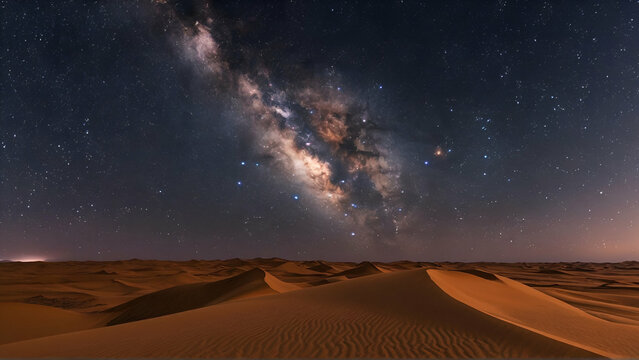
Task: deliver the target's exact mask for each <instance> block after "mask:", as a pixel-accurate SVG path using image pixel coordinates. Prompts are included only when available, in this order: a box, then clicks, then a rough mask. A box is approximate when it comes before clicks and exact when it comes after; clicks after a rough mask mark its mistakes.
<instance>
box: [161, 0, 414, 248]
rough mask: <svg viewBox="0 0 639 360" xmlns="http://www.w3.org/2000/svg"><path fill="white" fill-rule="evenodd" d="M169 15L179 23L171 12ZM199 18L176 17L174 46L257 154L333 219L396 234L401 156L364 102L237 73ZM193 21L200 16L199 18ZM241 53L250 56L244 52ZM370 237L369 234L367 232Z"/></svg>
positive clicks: (209, 20) (212, 27)
mask: <svg viewBox="0 0 639 360" xmlns="http://www.w3.org/2000/svg"><path fill="white" fill-rule="evenodd" d="M159 6H162V7H163V8H162V9H161V10H160V11H168V12H169V18H179V17H178V16H177V15H176V14H175V12H171V9H170V7H167V8H164V7H165V4H159ZM199 9H200V10H201V11H200V15H199V16H194V17H189V18H186V19H185V18H182V19H179V20H178V24H179V25H178V28H177V29H174V30H175V31H176V34H175V35H174V36H175V38H176V41H175V43H176V44H177V51H178V52H179V53H181V54H182V55H183V56H184V57H185V58H186V59H187V60H188V61H190V62H191V63H192V64H193V66H195V67H197V68H199V69H202V70H204V76H209V77H210V81H211V82H212V83H213V85H214V86H215V87H216V88H217V89H218V90H222V94H223V95H222V96H225V97H226V98H228V99H233V103H234V105H235V107H237V108H238V109H239V115H238V116H237V118H236V119H235V121H236V122H237V123H238V126H241V127H243V128H245V129H248V130H249V131H250V132H251V133H252V137H253V139H254V142H253V143H252V144H250V145H248V144H247V146H251V147H252V148H253V149H254V150H255V151H257V152H258V153H260V154H261V155H263V156H266V157H267V158H268V159H269V160H270V163H271V164H272V165H273V166H274V167H275V168H276V169H278V170H279V171H281V172H282V173H284V174H285V175H286V176H288V177H289V179H290V181H292V182H294V183H296V184H299V185H302V186H303V188H304V193H305V195H307V196H310V197H311V198H312V199H313V200H314V202H315V203H316V206H319V207H320V208H323V209H325V210H326V213H327V214H328V215H331V216H340V215H342V216H344V217H345V218H346V221H348V222H352V223H353V224H354V225H357V226H358V232H359V231H365V232H367V233H372V234H375V235H377V236H380V233H383V234H384V235H385V239H386V241H391V239H392V238H389V236H391V235H393V234H398V233H399V232H400V229H401V224H402V222H403V221H404V220H405V219H406V215H407V213H408V212H407V211H406V209H405V205H404V204H403V199H402V198H403V197H404V196H405V191H404V190H402V187H401V184H400V175H401V168H400V162H399V159H398V158H394V157H393V154H392V152H391V151H390V142H391V141H392V140H391V139H390V138H389V134H388V132H387V131H385V130H384V129H381V128H379V127H378V126H377V125H376V123H375V121H374V115H373V114H370V113H369V112H368V109H367V107H366V105H365V104H363V103H362V101H360V100H358V99H357V98H356V97H355V96H353V95H351V94H349V93H348V92H347V91H344V90H343V89H342V88H341V87H340V86H339V85H336V84H331V82H330V81H329V80H328V79H307V80H306V79H298V82H299V83H296V84H287V85H286V86H278V81H277V79H273V78H272V77H271V76H270V74H269V69H268V68H265V67H263V66H258V67H257V68H255V69H250V70H247V69H236V68H234V67H233V66H232V65H231V64H229V61H228V60H227V59H226V58H225V55H224V54H225V49H224V46H226V47H233V46H234V44H233V43H229V42H228V41H225V42H223V43H224V46H222V45H221V42H220V41H219V40H218V33H223V32H225V31H223V30H220V29H219V26H218V27H217V30H216V24H217V21H216V19H215V17H214V15H213V14H212V12H211V11H208V6H205V5H204V4H202V5H201V6H200V7H199ZM197 19H203V20H201V22H200V20H197ZM243 50H244V51H243V53H244V54H246V55H245V56H247V57H248V56H253V55H254V54H252V52H251V51H250V50H248V49H243ZM369 235H370V234H369Z"/></svg>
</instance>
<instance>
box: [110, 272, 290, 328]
mask: <svg viewBox="0 0 639 360" xmlns="http://www.w3.org/2000/svg"><path fill="white" fill-rule="evenodd" d="M267 277H268V279H267ZM293 289H295V288H294V287H292V286H291V285H289V284H285V283H283V282H281V281H279V280H277V279H276V278H275V277H273V276H272V275H270V274H267V273H265V272H264V271H263V270H261V269H258V268H255V269H253V270H249V271H246V272H244V273H242V274H240V275H237V276H234V277H231V278H228V279H224V280H219V281H214V282H204V283H195V284H187V285H179V286H174V287H171V288H168V289H164V290H160V291H157V292H153V293H150V294H147V295H144V296H141V297H138V298H136V299H133V300H131V301H129V302H126V303H124V304H122V305H118V306H116V307H114V308H112V309H109V310H107V311H106V313H112V314H116V315H115V316H114V317H113V319H111V320H110V321H109V322H108V325H116V324H122V323H125V322H130V321H138V320H143V319H149V318H154V317H158V316H163V315H168V314H174V313H177V312H182V311H187V310H192V309H197V308H201V307H204V306H208V305H213V304H218V303H221V302H224V301H228V300H233V299H239V298H246V297H251V296H261V295H268V294H276V293H278V292H286V291H290V290H293Z"/></svg>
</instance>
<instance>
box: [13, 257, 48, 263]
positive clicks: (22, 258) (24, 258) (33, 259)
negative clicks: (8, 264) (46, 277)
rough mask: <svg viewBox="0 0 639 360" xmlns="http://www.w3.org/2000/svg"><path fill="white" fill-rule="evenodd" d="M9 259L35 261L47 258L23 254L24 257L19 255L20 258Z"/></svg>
mask: <svg viewBox="0 0 639 360" xmlns="http://www.w3.org/2000/svg"><path fill="white" fill-rule="evenodd" d="M11 261H14V262H36V261H47V259H45V258H43V257H37V256H25V257H21V258H16V259H11Z"/></svg>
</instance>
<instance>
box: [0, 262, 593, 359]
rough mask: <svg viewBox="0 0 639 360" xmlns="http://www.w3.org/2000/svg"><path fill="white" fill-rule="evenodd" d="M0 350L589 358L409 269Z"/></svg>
mask: <svg viewBox="0 0 639 360" xmlns="http://www.w3.org/2000/svg"><path fill="white" fill-rule="evenodd" d="M468 276H471V275H468ZM0 356H2V357H30V356H36V357H38V356H53V357H79V356H83V357H176V356H179V357H289V358H290V357H341V358H345V357H413V358H414V357H440V358H441V357H483V358H486V357H564V356H568V357H592V356H595V355H594V354H593V353H590V352H588V351H585V350H583V349H580V348H578V347H575V346H571V345H568V344H565V343H563V342H559V341H556V340H553V339H550V338H548V337H546V336H542V335H540V334H537V333H534V332H532V331H529V330H526V329H523V328H521V327H519V326H515V325H513V324H510V323H507V322H505V321H501V320H499V319H497V318H495V317H494V316H489V315H486V314H484V313H483V312H480V311H477V310H475V309H473V308H471V307H468V306H467V305H464V304H462V303H460V302H458V301H456V300H454V299H453V298H451V297H450V296H448V295H447V294H446V293H444V292H443V291H442V290H441V289H440V288H439V287H438V286H437V285H436V284H435V283H434V282H433V281H431V280H430V278H429V275H428V274H427V272H426V271H425V270H412V271H403V272H396V273H390V274H378V275H373V276H366V277H361V278H358V279H353V280H348V281H342V282H338V283H335V284H328V285H324V286H319V287H312V288H306V289H302V290H299V291H293V292H288V293H285V294H277V295H271V296H263V297H258V298H250V299H245V300H239V301H234V302H226V303H223V304H219V305H215V306H208V307H204V308H200V309H196V310H192V311H186V312H182V313H177V314H173V315H168V316H163V317H159V318H154V319H148V320H142V321H137V322H131V323H127V324H122V325H116V326H110V327H104V328H99V329H93V330H86V331H79V332H74V333H69V334H63V335H56V336H50V337H44V338H40V339H34V340H28V341H22V342H16V343H11V344H5V345H2V346H0Z"/></svg>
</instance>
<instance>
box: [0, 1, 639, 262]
mask: <svg viewBox="0 0 639 360" xmlns="http://www.w3.org/2000/svg"><path fill="white" fill-rule="evenodd" d="M0 4H1V5H0V7H1V9H0V12H1V26H2V28H1V29H0V37H1V44H0V63H1V64H2V66H1V77H0V85H1V87H0V91H1V94H0V95H1V96H0V259H21V258H25V257H29V258H44V259H49V260H65V259H71V260H83V259H93V260H111V259H128V258H133V257H135V258H147V259H150V258H160V259H176V260H180V259H192V258H196V259H219V258H232V257H245V258H246V257H258V256H261V257H271V256H277V257H283V258H291V259H316V258H322V259H327V260H353V261H359V260H364V259H367V260H397V259H410V260H433V261H444V260H452V261H479V260H486V261H562V260H565V261H575V260H583V261H621V260H630V259H637V258H639V113H638V112H637V106H638V104H639V27H638V25H639V3H637V2H636V1H603V2H591V1H557V2H543V1H528V2H525V1H505V0H504V1H493V2H488V1H486V2H483V1H450V0H447V1H439V2H432V1H428V2H426V1H424V2H416V1H415V2H413V1H383V2H382V1H361V2H356V1H323V0H322V1H236V2H232V1H220V2H219V3H218V2H214V1H211V2H206V1H193V2H190V1H170V0H167V1H159V0H158V1H150V0H145V1H134V0H131V1H51V2H44V1H1V2H0Z"/></svg>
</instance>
